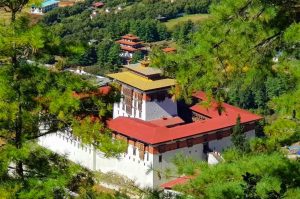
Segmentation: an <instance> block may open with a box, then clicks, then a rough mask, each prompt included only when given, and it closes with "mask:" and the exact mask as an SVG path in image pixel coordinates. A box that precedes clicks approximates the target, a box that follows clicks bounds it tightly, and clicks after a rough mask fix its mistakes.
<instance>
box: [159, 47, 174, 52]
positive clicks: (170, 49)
mask: <svg viewBox="0 0 300 199" xmlns="http://www.w3.org/2000/svg"><path fill="white" fill-rule="evenodd" d="M162 51H163V52H164V53H176V52H177V50H176V48H170V47H168V48H164V49H162Z"/></svg>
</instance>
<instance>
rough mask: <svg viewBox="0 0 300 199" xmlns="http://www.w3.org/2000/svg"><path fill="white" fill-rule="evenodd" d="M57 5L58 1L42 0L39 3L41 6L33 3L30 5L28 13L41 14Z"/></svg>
mask: <svg viewBox="0 0 300 199" xmlns="http://www.w3.org/2000/svg"><path fill="white" fill-rule="evenodd" d="M58 5H59V1H56V0H44V2H43V3H42V4H41V6H35V5H33V6H32V7H31V10H30V13H31V14H39V15H42V14H44V13H46V12H48V11H50V10H53V9H54V8H57V7H58Z"/></svg>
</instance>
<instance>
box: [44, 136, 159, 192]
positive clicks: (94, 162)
mask: <svg viewBox="0 0 300 199" xmlns="http://www.w3.org/2000/svg"><path fill="white" fill-rule="evenodd" d="M39 144H40V145H41V146H43V147H45V148H47V149H50V150H51V151H53V152H56V153H58V154H60V155H67V158H68V159H69V160H71V161H73V162H75V163H78V164H80V165H81V166H83V167H86V168H88V169H90V170H93V171H101V172H104V173H106V172H115V173H118V174H120V175H123V176H126V177H127V178H129V179H131V180H133V181H134V182H135V183H136V184H137V185H138V186H141V187H153V172H150V173H149V174H147V171H148V170H149V168H150V167H151V165H152V162H153V155H152V154H149V153H146V154H145V158H144V160H140V157H139V153H138V150H136V155H133V147H132V145H128V153H126V154H121V155H120V157H119V158H105V157H104V154H103V153H102V152H100V151H98V150H95V149H94V148H93V147H92V146H87V145H81V143H80V142H79V141H78V140H76V139H74V138H73V137H72V135H71V134H67V133H54V134H50V135H47V136H44V137H41V138H40V139H39ZM147 156H148V158H147Z"/></svg>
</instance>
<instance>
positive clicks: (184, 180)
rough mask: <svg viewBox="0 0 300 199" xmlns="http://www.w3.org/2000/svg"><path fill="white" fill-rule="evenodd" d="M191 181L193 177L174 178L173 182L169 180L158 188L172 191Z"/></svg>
mask: <svg viewBox="0 0 300 199" xmlns="http://www.w3.org/2000/svg"><path fill="white" fill-rule="evenodd" d="M191 179H193V177H190V176H182V177H179V178H176V179H174V180H171V181H169V182H166V183H164V184H162V185H160V187H162V188H164V189H172V188H173V187H174V186H176V185H181V184H185V183H187V182H188V181H189V180H191Z"/></svg>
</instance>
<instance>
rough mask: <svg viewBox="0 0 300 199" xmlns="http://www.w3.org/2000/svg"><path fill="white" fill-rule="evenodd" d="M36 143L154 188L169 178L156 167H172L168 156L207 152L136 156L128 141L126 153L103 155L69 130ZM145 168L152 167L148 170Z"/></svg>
mask: <svg viewBox="0 0 300 199" xmlns="http://www.w3.org/2000/svg"><path fill="white" fill-rule="evenodd" d="M246 135H247V138H251V137H254V136H255V131H254V130H251V131H248V132H247V133H246ZM170 143H171V142H170ZM39 144H40V145H41V146H43V147H45V148H47V149H50V150H52V151H54V152H56V153H58V154H61V155H67V158H68V159H69V160H71V161H73V162H75V163H78V164H80V165H82V166H83V167H85V168H87V169H90V170H93V171H101V172H104V173H106V172H115V173H117V174H119V175H122V176H126V177H127V178H129V179H131V180H133V181H134V182H135V183H136V185H138V186H140V187H143V188H145V187H150V188H155V187H158V186H159V185H160V184H162V183H165V182H167V181H169V180H171V179H170V178H165V177H164V176H163V175H162V178H159V177H158V175H157V171H161V172H162V173H163V172H164V171H165V170H166V169H171V170H172V169H175V166H174V164H173V163H172V160H173V159H174V157H175V156H176V155H179V154H181V155H183V156H184V157H191V158H193V159H195V160H207V156H206V155H205V154H204V152H203V144H197V145H193V146H192V147H185V148H179V149H176V150H171V151H167V152H164V153H161V154H151V153H149V152H146V153H145V156H144V160H141V159H140V157H139V151H138V149H137V148H135V147H134V146H132V145H130V144H129V145H128V150H127V153H125V154H121V155H120V157H119V158H106V157H105V156H104V154H103V153H102V152H101V151H99V150H96V149H95V148H94V147H93V146H88V145H82V144H81V143H80V141H79V140H78V139H76V138H75V137H73V136H72V134H70V133H61V132H58V133H54V134H50V135H47V136H44V137H41V138H40V139H39ZM208 145H209V147H210V148H211V149H212V150H216V151H220V152H221V151H223V150H224V149H226V148H227V147H229V146H230V145H231V137H230V136H229V137H224V138H222V139H219V140H213V141H210V142H208ZM134 148H135V149H134ZM134 151H135V153H134ZM149 168H153V171H150V172H149ZM174 171H175V170H174Z"/></svg>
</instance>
